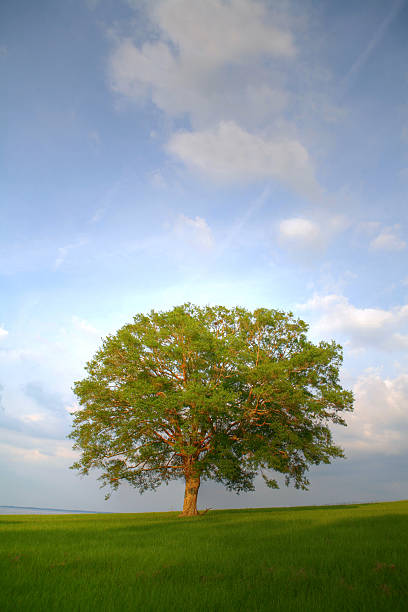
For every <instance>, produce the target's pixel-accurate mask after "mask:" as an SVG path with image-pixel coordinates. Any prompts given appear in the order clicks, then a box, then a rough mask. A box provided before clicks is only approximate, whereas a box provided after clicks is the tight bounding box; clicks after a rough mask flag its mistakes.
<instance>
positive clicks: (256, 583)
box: [0, 501, 408, 612]
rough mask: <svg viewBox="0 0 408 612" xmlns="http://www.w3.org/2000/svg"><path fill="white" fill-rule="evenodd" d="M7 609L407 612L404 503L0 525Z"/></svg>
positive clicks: (4, 519) (20, 520)
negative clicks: (344, 611)
mask: <svg viewBox="0 0 408 612" xmlns="http://www.w3.org/2000/svg"><path fill="white" fill-rule="evenodd" d="M0 562H1V567H0V582H1V584H0V586H1V588H0V610H1V611H2V612H6V611H9V610H13V611H17V612H20V611H25V610H27V611H30V612H31V611H35V610H44V611H49V610H50V611H54V610H55V611H57V610H58V611H70V612H73V611H76V610H78V611H81V612H85V611H87V610H98V611H99V610H100V611H105V610H106V611H110V610H115V611H116V610H117V611H122V610H124V611H126V610H138V611H139V610H140V611H145V610H146V611H150V610H166V611H183V610H189V611H190V610H197V611H198V610H200V611H201V610H214V611H215V610H220V611H224V610H239V611H244V610H254V611H255V610H282V611H285V612H286V611H292V610H297V611H302V612H309V611H310V612H312V611H315V610H322V611H325V612H327V611H330V610H350V611H353V612H354V611H356V612H363V611H367V612H372V611H375V610H393V611H396V610H407V609H408V501H403V502H393V503H381V504H368V505H351V506H328V507H311V508H288V509H287V508H285V509H273V508H270V509H256V510H220V511H212V512H209V513H207V514H205V515H203V516H201V517H198V518H187V519H185V518H178V515H177V513H173V512H170V513H152V514H111V515H107V514H101V515H63V516H33V515H25V516H4V515H3V516H1V517H0Z"/></svg>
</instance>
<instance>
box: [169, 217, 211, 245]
mask: <svg viewBox="0 0 408 612" xmlns="http://www.w3.org/2000/svg"><path fill="white" fill-rule="evenodd" d="M174 231H175V234H176V236H178V238H182V239H184V240H187V241H188V243H189V244H192V245H195V246H198V247H200V248H202V249H205V250H208V249H212V248H213V247H214V244H215V242H214V237H213V234H212V231H211V229H210V227H209V225H208V223H207V221H206V220H205V219H203V218H202V217H198V216H197V217H195V218H194V219H190V218H189V217H186V216H185V215H183V214H181V215H179V216H178V217H177V220H176V223H175V225H174Z"/></svg>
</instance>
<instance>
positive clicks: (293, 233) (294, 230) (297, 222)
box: [279, 217, 323, 248]
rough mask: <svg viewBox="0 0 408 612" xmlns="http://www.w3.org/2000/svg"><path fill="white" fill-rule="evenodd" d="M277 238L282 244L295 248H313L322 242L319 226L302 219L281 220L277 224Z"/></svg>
mask: <svg viewBox="0 0 408 612" xmlns="http://www.w3.org/2000/svg"><path fill="white" fill-rule="evenodd" d="M279 238H280V240H281V241H282V242H283V243H284V244H285V243H286V244H288V245H289V246H294V247H296V248H305V247H309V248H314V247H316V246H320V245H321V244H322V241H323V235H322V231H321V228H320V227H319V225H318V224H317V223H314V222H313V221H310V220H309V219H304V218H302V217H293V218H291V219H283V221H281V222H280V223H279Z"/></svg>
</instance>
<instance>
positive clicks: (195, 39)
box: [110, 0, 296, 121]
mask: <svg viewBox="0 0 408 612" xmlns="http://www.w3.org/2000/svg"><path fill="white" fill-rule="evenodd" d="M151 20H152V22H153V23H154V25H155V26H156V27H157V29H158V32H159V33H160V34H161V37H160V39H158V40H157V39H156V40H155V41H154V42H146V43H145V44H143V45H142V46H140V47H138V46H137V45H136V44H135V43H134V42H133V41H132V40H131V39H130V38H124V39H121V40H120V41H119V44H118V45H117V48H116V49H115V51H114V53H113V54H112V56H111V59H110V76H111V86H112V88H113V90H114V91H116V92H118V93H120V94H122V95H124V96H126V97H129V98H131V99H134V100H143V99H144V98H145V97H146V96H148V97H151V99H152V101H153V103H154V104H155V105H156V106H157V107H158V108H160V109H162V110H163V111H165V112H166V113H168V114H170V115H179V114H183V113H189V114H190V115H191V117H192V119H193V121H195V120H200V121H203V120H204V121H205V120H208V119H210V120H214V118H215V119H220V118H223V117H225V114H224V113H225V109H227V110H228V116H231V113H232V114H234V113H235V112H239V109H241V112H239V114H240V115H242V107H244V108H245V112H246V113H247V114H251V109H252V108H253V109H254V111H255V110H258V111H261V110H262V107H264V108H266V105H267V104H268V102H269V104H270V108H269V109H266V110H267V112H268V113H269V114H270V112H271V110H273V109H274V107H278V108H280V107H281V105H282V102H283V103H284V102H285V93H284V92H282V91H281V88H280V87H277V86H273V87H272V86H270V84H265V83H262V82H260V80H259V79H254V77H255V75H256V73H259V60H260V59H261V58H275V59H276V58H285V59H288V58H293V57H294V56H295V53H296V49H295V45H294V41H293V36H292V34H291V32H290V31H289V30H288V29H287V27H286V26H283V25H280V24H279V23H278V20H277V16H276V14H275V15H274V16H273V22H272V19H271V12H270V11H267V10H266V8H265V6H264V5H263V4H262V3H259V2H254V1H249V0H231V1H230V2H228V3H226V2H223V1H222V0H206V2H205V3H204V2H202V1H201V0H164V1H161V2H158V3H156V5H155V6H154V8H153V9H152V10H151ZM255 62H256V63H257V68H256V69H255V68H254V69H253V70H248V66H249V65H253V64H254V63H255ZM232 66H234V70H235V71H238V72H239V76H238V74H236V75H235V76H234V71H233V70H231V67H232ZM240 69H241V70H240ZM270 72H271V69H270V67H269V74H270ZM261 81H262V79H261ZM258 90H259V91H258ZM244 100H245V101H244ZM220 113H221V116H220Z"/></svg>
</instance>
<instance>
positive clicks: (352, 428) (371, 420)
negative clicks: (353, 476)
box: [342, 372, 408, 454]
mask: <svg viewBox="0 0 408 612" xmlns="http://www.w3.org/2000/svg"><path fill="white" fill-rule="evenodd" d="M353 392H354V395H355V408H354V412H353V413H352V414H350V415H349V416H347V418H346V420H347V424H348V428H347V430H345V431H344V435H343V436H342V438H343V439H342V444H344V445H345V446H346V452H347V448H350V449H352V450H359V451H364V452H370V453H372V452H379V453H385V454H399V453H403V452H406V450H407V449H408V410H407V405H408V375H407V374H402V375H400V376H398V377H396V378H394V379H389V378H386V379H382V378H381V377H380V376H379V374H378V373H376V372H367V373H365V374H364V375H363V376H361V377H360V378H359V379H358V380H357V382H356V384H355V385H354V388H353Z"/></svg>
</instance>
